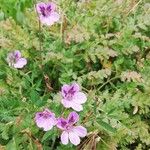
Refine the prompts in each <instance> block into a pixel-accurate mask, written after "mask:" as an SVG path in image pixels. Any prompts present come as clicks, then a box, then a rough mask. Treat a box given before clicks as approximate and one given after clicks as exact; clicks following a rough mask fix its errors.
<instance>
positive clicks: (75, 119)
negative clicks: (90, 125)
mask: <svg viewBox="0 0 150 150" xmlns="http://www.w3.org/2000/svg"><path fill="white" fill-rule="evenodd" d="M67 120H68V123H69V124H74V123H76V122H78V121H79V115H78V114H77V113H76V112H71V113H70V114H69V116H68V119H67Z"/></svg>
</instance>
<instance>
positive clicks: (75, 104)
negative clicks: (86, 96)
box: [71, 102, 83, 111]
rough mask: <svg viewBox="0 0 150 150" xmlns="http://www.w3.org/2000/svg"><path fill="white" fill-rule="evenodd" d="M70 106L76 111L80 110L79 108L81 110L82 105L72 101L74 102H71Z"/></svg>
mask: <svg viewBox="0 0 150 150" xmlns="http://www.w3.org/2000/svg"><path fill="white" fill-rule="evenodd" d="M71 107H72V108H73V109H74V110H76V111H81V110H83V107H82V105H81V104H77V103H74V102H72V103H71Z"/></svg>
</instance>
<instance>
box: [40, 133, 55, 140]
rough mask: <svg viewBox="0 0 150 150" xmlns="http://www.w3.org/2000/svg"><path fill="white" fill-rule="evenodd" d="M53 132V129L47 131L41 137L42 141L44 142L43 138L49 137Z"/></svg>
mask: <svg viewBox="0 0 150 150" xmlns="http://www.w3.org/2000/svg"><path fill="white" fill-rule="evenodd" d="M53 134H54V132H53V131H47V132H46V133H45V134H44V135H43V138H42V142H44V141H45V140H47V139H48V138H49V137H51V136H52V135H53Z"/></svg>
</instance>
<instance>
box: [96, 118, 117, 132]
mask: <svg viewBox="0 0 150 150" xmlns="http://www.w3.org/2000/svg"><path fill="white" fill-rule="evenodd" d="M97 122H98V124H99V125H100V126H101V127H102V128H103V129H104V130H106V131H108V132H112V133H115V132H116V129H115V128H113V127H112V126H110V125H109V124H108V123H106V122H104V121H102V120H101V119H97Z"/></svg>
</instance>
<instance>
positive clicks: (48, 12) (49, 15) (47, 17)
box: [36, 2, 60, 26]
mask: <svg viewBox="0 0 150 150" xmlns="http://www.w3.org/2000/svg"><path fill="white" fill-rule="evenodd" d="M36 10H37V13H38V15H39V19H40V22H41V23H42V24H45V25H48V26H51V25H53V24H54V23H55V22H58V21H59V18H60V15H59V14H58V13H57V12H56V5H55V4H54V3H53V2H48V3H43V2H40V3H38V4H36Z"/></svg>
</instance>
